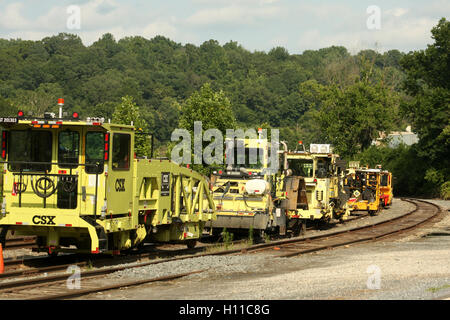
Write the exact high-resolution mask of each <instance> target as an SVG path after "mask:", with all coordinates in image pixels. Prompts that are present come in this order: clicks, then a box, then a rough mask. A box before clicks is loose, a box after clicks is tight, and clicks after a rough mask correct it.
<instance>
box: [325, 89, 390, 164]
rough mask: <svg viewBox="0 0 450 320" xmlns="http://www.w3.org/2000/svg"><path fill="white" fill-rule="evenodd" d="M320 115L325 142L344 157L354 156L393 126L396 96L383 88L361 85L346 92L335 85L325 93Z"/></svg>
mask: <svg viewBox="0 0 450 320" xmlns="http://www.w3.org/2000/svg"><path fill="white" fill-rule="evenodd" d="M322 96H323V97H324V101H323V102H322V106H321V108H320V110H319V113H318V114H317V117H316V119H317V121H318V122H319V125H320V128H321V131H322V132H323V135H324V138H325V140H326V141H323V142H328V143H331V144H333V145H334V146H335V147H336V150H337V151H338V152H339V153H340V154H341V155H342V156H353V155H355V154H356V153H358V152H361V151H363V150H365V149H367V148H368V147H369V146H370V145H371V144H372V141H373V140H375V139H376V138H377V137H378V132H379V131H383V132H387V131H389V130H390V128H391V126H392V118H393V117H392V116H393V115H392V110H394V107H393V105H394V104H395V103H396V101H395V97H393V96H391V94H390V92H389V91H388V90H387V89H386V88H384V87H382V86H380V85H373V84H368V83H365V82H358V83H356V84H354V85H352V86H349V87H347V88H345V89H343V90H341V89H338V88H337V87H335V86H333V87H331V88H330V89H329V93H327V94H323V95H322Z"/></svg>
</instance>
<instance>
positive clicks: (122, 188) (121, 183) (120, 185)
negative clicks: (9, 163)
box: [116, 179, 125, 192]
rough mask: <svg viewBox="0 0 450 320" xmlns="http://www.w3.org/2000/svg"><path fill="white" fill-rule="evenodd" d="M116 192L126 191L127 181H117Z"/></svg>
mask: <svg viewBox="0 0 450 320" xmlns="http://www.w3.org/2000/svg"><path fill="white" fill-rule="evenodd" d="M116 191H117V192H122V191H125V179H116Z"/></svg>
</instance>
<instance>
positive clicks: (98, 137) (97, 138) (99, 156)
mask: <svg viewBox="0 0 450 320" xmlns="http://www.w3.org/2000/svg"><path fill="white" fill-rule="evenodd" d="M104 141H105V134H104V133H103V132H88V133H86V172H87V173H96V172H97V170H96V168H97V167H96V166H94V164H97V163H98V164H99V167H98V173H102V172H103V165H104V158H105V151H104V150H105V146H104Z"/></svg>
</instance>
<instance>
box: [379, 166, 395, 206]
mask: <svg viewBox="0 0 450 320" xmlns="http://www.w3.org/2000/svg"><path fill="white" fill-rule="evenodd" d="M380 193H381V195H380V198H381V199H380V200H381V205H382V206H383V207H388V206H390V205H391V204H392V199H393V198H394V191H393V188H392V173H391V172H389V171H387V170H382V171H381V176H380Z"/></svg>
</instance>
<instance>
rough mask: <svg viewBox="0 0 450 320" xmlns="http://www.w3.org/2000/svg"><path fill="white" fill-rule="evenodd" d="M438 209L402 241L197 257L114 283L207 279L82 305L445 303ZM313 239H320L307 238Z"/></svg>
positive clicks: (448, 230) (448, 226) (123, 275)
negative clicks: (431, 221) (289, 254)
mask: <svg viewBox="0 0 450 320" xmlns="http://www.w3.org/2000/svg"><path fill="white" fill-rule="evenodd" d="M437 203H438V204H439V205H441V206H442V207H444V210H446V212H445V216H444V218H443V219H442V220H441V221H440V222H438V223H436V224H435V225H433V226H430V227H427V228H424V229H421V230H420V231H418V232H415V233H414V234H413V235H409V236H407V237H405V238H399V239H395V240H392V239H386V240H383V241H378V242H375V243H365V244H359V245H353V246H346V247H342V248H338V249H333V250H327V251H321V252H318V253H313V254H305V255H302V256H298V257H294V258H274V257H273V256H271V255H270V254H247V255H239V256H209V257H198V258H192V259H187V260H180V261H174V262H169V263H163V264H158V265H151V266H147V267H143V268H136V269H131V270H127V271H121V272H117V273H115V274H112V275H111V276H110V277H111V280H112V279H123V280H124V281H129V280H133V279H136V280H138V279H143V278H152V277H158V276H164V275H169V274H175V273H180V272H189V271H194V270H205V269H206V271H205V272H203V273H200V274H195V275H191V276H188V277H185V278H183V279H178V280H176V281H170V282H165V283H154V284H148V285H142V286H139V287H130V288H127V289H122V290H116V291H109V292H103V293H101V294H93V295H89V296H84V297H80V299H189V300H196V299H205V300H220V299H236V300H240V299H243V300H246V299H264V300H272V299H434V298H440V297H442V296H446V295H449V294H450V264H449V263H448V262H449V261H450V250H448V248H449V246H450V237H449V235H450V217H449V215H448V211H447V210H448V209H449V207H450V205H449V204H450V201H446V202H444V201H437ZM413 208H414V206H413V205H412V204H409V203H406V202H402V201H400V200H399V199H396V201H394V204H393V206H392V207H391V208H390V209H389V210H385V211H384V212H382V213H381V214H380V215H379V216H377V217H371V218H365V219H360V220H357V221H352V222H348V223H346V224H344V225H338V226H336V228H333V229H332V231H335V230H336V229H337V228H348V227H350V226H351V225H360V224H362V223H367V222H366V221H369V219H371V220H370V221H373V219H383V217H384V218H386V217H387V216H394V215H399V214H402V213H404V212H406V211H408V210H411V209H413ZM364 220H366V221H364ZM328 231H330V230H328ZM328 231H325V232H328ZM316 232H320V231H312V232H310V233H309V234H311V233H316ZM377 275H379V277H377ZM377 279H379V282H377ZM378 283H379V288H378V286H377V284H378Z"/></svg>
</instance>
